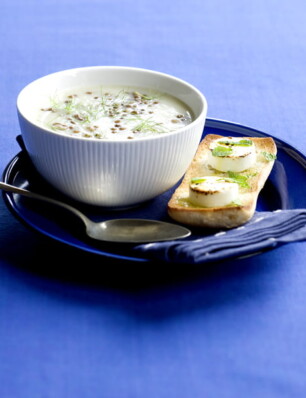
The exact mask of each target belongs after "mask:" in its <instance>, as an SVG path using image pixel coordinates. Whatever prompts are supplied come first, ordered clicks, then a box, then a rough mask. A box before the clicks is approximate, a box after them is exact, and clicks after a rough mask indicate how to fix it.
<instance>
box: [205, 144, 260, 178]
mask: <svg viewBox="0 0 306 398" xmlns="http://www.w3.org/2000/svg"><path fill="white" fill-rule="evenodd" d="M207 157H208V158H207V162H208V164H209V165H210V166H211V167H213V168H214V169H216V170H219V171H223V172H226V171H233V172H240V171H244V170H247V169H249V168H251V167H252V166H253V165H254V163H255V162H256V149H255V145H254V143H253V141H252V140H249V139H246V138H239V137H223V138H218V139H216V140H214V141H213V142H212V143H211V144H210V146H209V151H208V154H207Z"/></svg>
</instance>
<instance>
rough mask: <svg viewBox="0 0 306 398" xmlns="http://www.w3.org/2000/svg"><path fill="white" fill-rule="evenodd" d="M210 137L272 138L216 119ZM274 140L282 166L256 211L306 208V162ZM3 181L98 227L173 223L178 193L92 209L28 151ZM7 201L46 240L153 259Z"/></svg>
mask: <svg viewBox="0 0 306 398" xmlns="http://www.w3.org/2000/svg"><path fill="white" fill-rule="evenodd" d="M206 134H220V135H225V136H250V137H267V136H268V134H265V133H263V132H261V131H258V130H255V129H252V128H250V127H246V126H242V125H239V124H236V123H231V122H227V121H222V120H216V119H207V121H206V124H205V129H204V132H203V136H204V135H206ZM270 136H271V135H270ZM273 138H274V140H275V142H276V145H277V147H278V156H277V161H276V162H275V165H274V168H273V170H272V173H271V175H270V177H269V179H268V181H267V182H266V184H265V187H264V189H263V190H262V191H261V193H260V196H259V199H258V204H257V210H258V211H271V210H277V209H293V208H305V207H306V184H305V183H304V182H305V180H306V157H305V156H304V155H303V154H302V153H300V152H299V151H298V150H296V149H295V148H293V147H292V146H290V145H288V144H287V143H285V142H284V141H282V140H279V139H278V138H275V137H273ZM3 181H4V182H6V183H8V184H13V185H16V186H22V187H25V188H28V189H30V190H32V191H34V192H39V193H41V194H44V195H48V196H52V197H54V198H56V199H59V200H63V201H66V202H67V203H70V204H71V205H73V206H75V207H77V208H79V209H80V210H81V211H83V212H84V213H85V214H86V215H88V217H91V218H92V219H94V220H96V221H102V220H105V219H111V218H119V217H122V218H128V217H131V218H136V217H139V218H151V219H157V220H163V221H170V222H171V220H170V219H169V217H168V215H167V202H168V200H169V199H170V197H171V195H172V193H173V191H174V189H175V188H176V187H173V188H172V189H170V190H169V191H167V192H166V193H164V194H163V195H160V196H159V197H157V198H155V199H154V200H151V201H149V202H146V203H144V204H142V205H141V206H138V207H135V208H132V209H126V210H120V211H109V210H106V209H103V208H101V207H93V206H87V205H84V204H80V203H77V202H74V201H72V200H71V199H68V198H67V197H65V196H63V195H62V194H60V193H59V192H58V191H56V190H54V188H52V187H50V185H49V184H47V183H46V182H45V181H44V180H43V179H42V178H41V177H40V176H39V175H38V173H37V172H36V171H35V170H34V168H33V166H32V164H31V162H30V161H29V159H28V156H27V154H26V152H25V151H21V152H20V153H19V154H17V155H16V156H15V157H14V158H13V159H12V160H11V161H10V163H9V164H8V165H7V167H6V169H5V171H4V174H3ZM3 197H4V200H5V203H6V205H7V207H8V208H9V210H10V211H11V212H12V213H13V214H14V215H15V216H16V217H17V218H18V219H19V220H20V221H22V222H23V223H25V224H26V225H27V226H29V227H31V228H32V229H34V230H36V231H38V232H39V233H41V234H43V235H45V236H48V237H50V238H52V239H55V240H57V241H60V242H62V243H64V244H67V245H69V246H72V247H75V248H78V249H80V250H83V251H87V252H90V253H95V254H98V255H101V256H106V257H111V258H114V259H121V260H130V261H138V262H149V261H150V260H149V259H148V258H144V257H141V255H139V254H138V252H137V253H136V251H134V250H133V248H134V246H133V245H125V244H110V243H104V242H98V241H94V240H91V239H90V238H87V237H86V236H85V234H84V229H83V226H82V225H81V224H80V223H79V222H78V220H76V219H75V218H74V217H73V216H72V215H70V214H69V213H67V212H65V211H63V210H62V209H60V208H58V207H53V206H52V205H49V204H45V203H39V202H38V201H35V200H31V199H28V198H24V197H21V196H19V195H16V194H10V193H6V192H3ZM192 232H193V234H192V236H191V237H189V238H187V239H189V240H191V239H196V238H199V237H200V236H203V234H207V231H206V232H205V231H201V232H199V231H198V230H193V231H192Z"/></svg>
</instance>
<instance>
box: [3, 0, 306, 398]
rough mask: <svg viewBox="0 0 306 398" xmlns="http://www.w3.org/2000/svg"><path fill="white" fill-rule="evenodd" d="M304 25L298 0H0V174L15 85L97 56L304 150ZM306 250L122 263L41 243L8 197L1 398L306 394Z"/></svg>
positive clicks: (11, 140)
mask: <svg viewBox="0 0 306 398" xmlns="http://www.w3.org/2000/svg"><path fill="white" fill-rule="evenodd" d="M305 19H306V3H305V2H304V1H302V0H291V1H290V2H289V1H277V0H257V1H256V2H246V1H244V0H233V1H227V0H216V1H207V0H204V1H201V0H190V1H188V2H186V1H182V0H179V1H175V2H174V1H172V0H171V1H170V0H163V1H161V2H157V1H144V0H143V1H140V0H134V1H131V0H123V1H120V2H119V1H117V2H116V1H114V0H100V1H98V0H78V1H76V0H74V1H72V0H62V1H60V2H59V1H55V0H27V1H21V0H2V1H1V4H0V44H1V46H0V54H1V55H0V74H1V75H0V112H1V117H0V136H1V144H0V168H1V170H3V169H4V167H5V166H6V164H7V163H8V162H9V161H10V159H11V158H12V157H13V156H14V155H15V154H16V152H18V151H19V148H18V145H17V143H16V141H15V137H16V135H17V134H19V128H18V122H17V117H16V109H15V102H16V96H17V94H18V92H19V90H21V89H22V87H23V86H24V85H26V84H27V83H29V82H30V81H32V80H33V79H36V78H38V77H40V76H42V75H45V74H47V73H51V72H55V71H58V70H61V69H67V68H73V67H79V66H88V65H127V66H137V67H143V68H149V69H156V70H159V71H161V72H166V73H170V74H173V75H175V76H177V77H180V78H183V79H185V80H187V81H188V82H190V83H192V84H194V85H196V86H197V87H198V88H199V89H200V90H202V91H203V92H204V94H205V95H206V97H207V100H208V103H209V111H208V116H209V117H215V118H220V119H225V120H231V121H234V122H237V123H241V124H245V125H249V126H252V127H254V128H256V129H259V130H262V131H265V132H267V133H269V134H272V135H274V136H276V137H279V138H281V139H283V140H285V141H287V142H288V143H290V144H291V145H293V146H295V147H297V148H298V149H299V150H300V151H301V152H303V153H304V154H305V153H306V138H305V137H306V135H305V115H306V109H305V108H306V105H305V104H306V73H305V65H306V24H305ZM304 183H305V181H298V182H297V188H298V184H304ZM305 255H306V248H305V243H304V242H303V243H293V244H289V245H286V246H283V247H280V248H278V249H276V250H274V251H271V252H267V253H265V254H261V255H260V256H256V257H250V258H246V259H244V260H240V261H227V262H224V263H220V264H213V265H209V264H208V265H205V267H201V268H197V269H194V268H190V269H187V267H186V266H175V265H173V266H169V267H168V268H167V269H165V268H162V267H161V266H160V265H159V264H155V265H150V266H147V265H146V266H145V267H144V266H143V265H142V266H141V265H137V264H129V265H126V264H123V263H120V262H119V263H118V262H114V261H110V260H109V259H105V258H101V257H98V256H94V255H90V254H88V253H82V252H81V253H80V252H77V251H75V250H73V249H71V248H67V247H63V246H61V245H60V244H57V243H55V242H52V241H48V240H45V239H43V238H42V237H41V236H38V235H36V234H35V233H33V232H32V231H29V230H28V229H27V228H25V227H24V226H23V225H21V224H20V223H18V222H17V220H15V219H14V218H13V217H12V215H11V214H10V213H9V211H8V210H7V208H6V207H5V205H4V203H3V201H2V200H1V201H0V397H1V398H2V397H3V398H12V397H13V398H42V397H43V398H70V397H71V398H81V397H82V398H92V397H106V398H138V397H139V398H142V397H147V398H150V397H152V398H153V397H154V398H164V397H167V398H169V397H171V398H172V397H174V398H185V397H186V398H187V397H188V398H190V397H192V398H203V397H205V398H215V397H218V398H234V397H235V398H240V397H251V398H257V397H258V398H279V397H290V398H291V397H294V398H296V397H304V396H305V392H306V378H305V374H306V348H305V347H306V313H305V308H306V289H305V286H306V268H305Z"/></svg>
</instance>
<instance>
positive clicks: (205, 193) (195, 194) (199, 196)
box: [189, 176, 239, 207]
mask: <svg viewBox="0 0 306 398" xmlns="http://www.w3.org/2000/svg"><path fill="white" fill-rule="evenodd" d="M238 193H239V185H238V184H237V183H236V182H233V181H231V179H230V178H224V177H218V176H205V177H196V178H193V179H192V180H191V182H190V185H189V200H190V202H191V203H193V204H194V205H196V206H200V207H222V206H227V205H229V204H230V203H233V202H235V200H236V199H237V197H238Z"/></svg>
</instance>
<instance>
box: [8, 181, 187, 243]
mask: <svg viewBox="0 0 306 398" xmlns="http://www.w3.org/2000/svg"><path fill="white" fill-rule="evenodd" d="M0 189H2V190H4V191H6V192H12V193H16V194H19V195H23V196H27V197H29V198H32V199H37V200H41V201H44V202H47V203H51V204H53V205H57V206H60V207H62V208H64V209H66V210H68V211H70V212H71V213H73V214H74V215H76V216H77V217H79V218H80V219H81V220H82V222H83V224H84V226H85V231H86V234H87V235H88V236H89V237H90V238H92V239H96V240H100V241H104V242H120V243H148V242H162V241H168V240H175V239H182V238H186V237H187V236H189V235H190V234H191V232H190V230H189V229H187V228H185V227H182V226H180V225H177V224H172V223H168V222H164V221H157V220H148V219H141V218H136V219H135V218H121V219H120V218H119V219H113V220H107V221H101V222H95V221H92V220H90V219H89V218H88V217H87V216H85V214H83V213H82V212H80V211H79V210H78V209H76V208H75V207H72V206H70V205H68V204H67V203H64V202H61V201H59V200H56V199H53V198H49V197H47V196H43V195H40V194H38V193H34V192H31V191H29V190H27V189H23V188H19V187H16V186H14V185H10V184H7V183H4V182H0Z"/></svg>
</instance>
